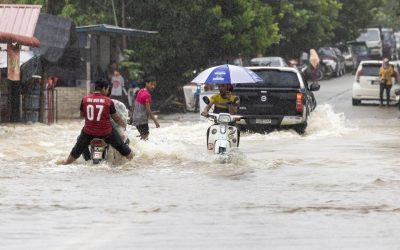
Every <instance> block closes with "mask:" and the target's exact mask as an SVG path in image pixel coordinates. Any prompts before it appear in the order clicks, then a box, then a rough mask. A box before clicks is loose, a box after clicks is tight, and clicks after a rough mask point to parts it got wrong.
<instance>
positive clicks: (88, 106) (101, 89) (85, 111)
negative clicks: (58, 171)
mask: <svg viewBox="0 0 400 250" xmlns="http://www.w3.org/2000/svg"><path fill="white" fill-rule="evenodd" d="M108 92H109V84H108V82H107V81H105V80H98V81H96V82H95V91H94V93H92V94H89V95H87V96H85V97H83V98H82V102H81V107H80V110H81V115H82V116H83V117H84V118H85V126H84V127H83V129H82V131H81V134H80V135H79V137H78V139H77V142H76V144H75V146H74V147H73V148H72V150H71V153H70V155H69V156H68V158H67V159H66V160H64V161H62V162H61V164H63V165H67V164H71V163H72V162H74V161H75V160H76V159H77V158H79V156H80V155H81V154H82V152H83V151H84V150H85V149H87V148H88V146H89V144H90V141H91V140H92V139H93V138H102V139H104V140H105V142H106V143H108V144H110V145H111V146H113V147H114V148H115V149H116V150H117V151H118V152H119V153H120V154H121V155H123V156H125V157H126V158H127V159H129V160H131V159H132V158H133V153H132V150H131V149H130V148H129V146H128V145H127V144H125V143H123V142H122V140H121V138H120V136H119V135H118V133H117V132H116V131H115V129H113V127H112V125H111V121H110V116H111V117H112V118H113V120H114V121H115V122H116V123H117V124H118V125H119V126H121V127H123V128H126V123H125V122H124V121H123V120H122V119H121V117H119V115H118V114H117V112H116V109H115V106H114V103H113V101H112V100H111V99H110V98H109V97H107V95H108Z"/></svg>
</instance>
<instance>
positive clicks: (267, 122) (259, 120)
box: [256, 119, 272, 124]
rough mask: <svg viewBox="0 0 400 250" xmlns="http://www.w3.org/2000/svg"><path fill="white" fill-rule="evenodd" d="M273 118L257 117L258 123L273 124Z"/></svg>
mask: <svg viewBox="0 0 400 250" xmlns="http://www.w3.org/2000/svg"><path fill="white" fill-rule="evenodd" d="M271 122H272V121H271V119H256V123H257V124H271Z"/></svg>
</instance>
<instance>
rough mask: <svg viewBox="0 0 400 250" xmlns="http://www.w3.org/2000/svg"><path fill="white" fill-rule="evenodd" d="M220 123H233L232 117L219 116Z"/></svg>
mask: <svg viewBox="0 0 400 250" xmlns="http://www.w3.org/2000/svg"><path fill="white" fill-rule="evenodd" d="M218 121H219V122H221V123H228V122H231V116H230V115H219V117H218Z"/></svg>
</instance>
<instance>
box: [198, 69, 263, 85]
mask: <svg viewBox="0 0 400 250" xmlns="http://www.w3.org/2000/svg"><path fill="white" fill-rule="evenodd" d="M262 81H263V80H262V79H261V78H260V77H259V76H258V75H257V74H256V73H254V72H253V71H251V70H249V69H247V68H244V67H240V66H236V65H230V64H224V65H219V66H215V67H212V68H208V69H206V70H204V71H202V72H201V73H200V74H198V75H197V76H196V78H194V79H193V80H192V83H197V84H202V83H204V84H237V83H256V82H262Z"/></svg>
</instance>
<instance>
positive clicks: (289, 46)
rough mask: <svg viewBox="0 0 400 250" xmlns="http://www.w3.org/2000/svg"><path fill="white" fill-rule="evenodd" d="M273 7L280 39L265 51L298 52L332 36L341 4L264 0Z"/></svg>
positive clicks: (317, 0) (333, 0) (321, 0)
mask: <svg viewBox="0 0 400 250" xmlns="http://www.w3.org/2000/svg"><path fill="white" fill-rule="evenodd" d="M264 3H265V4H267V5H269V6H271V7H272V8H273V13H274V15H275V16H276V19H277V21H278V23H279V30H280V34H281V37H282V39H281V41H280V43H279V44H277V45H274V46H272V47H271V48H269V49H268V50H267V53H268V54H278V55H281V56H287V57H293V56H298V55H299V54H300V52H301V51H308V50H309V49H310V48H318V47H320V46H321V45H324V44H326V43H330V42H331V41H332V39H334V38H335V34H334V30H335V28H336V27H337V26H338V24H339V20H338V15H339V11H340V9H341V4H340V3H339V2H338V1H336V0H304V1H274V0H267V1H264Z"/></svg>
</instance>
